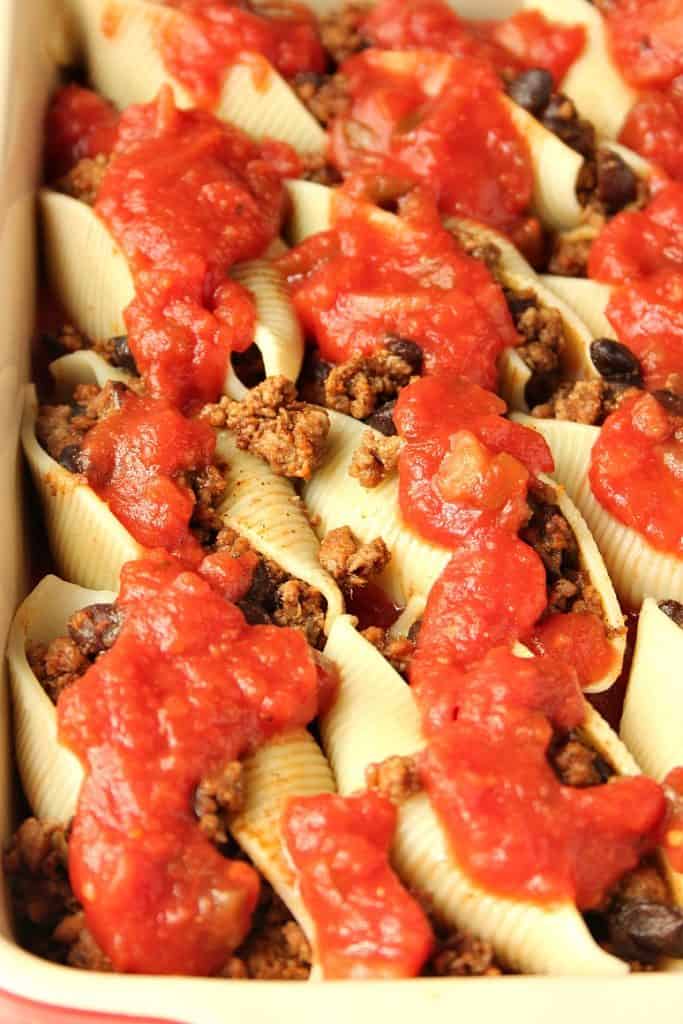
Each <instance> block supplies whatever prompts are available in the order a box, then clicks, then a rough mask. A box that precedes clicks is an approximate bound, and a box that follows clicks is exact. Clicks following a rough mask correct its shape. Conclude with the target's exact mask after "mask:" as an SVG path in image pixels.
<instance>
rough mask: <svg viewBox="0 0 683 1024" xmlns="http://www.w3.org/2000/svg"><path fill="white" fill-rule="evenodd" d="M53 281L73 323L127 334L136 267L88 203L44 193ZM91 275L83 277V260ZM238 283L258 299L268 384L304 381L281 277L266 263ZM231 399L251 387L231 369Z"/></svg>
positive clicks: (250, 268)
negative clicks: (274, 379)
mask: <svg viewBox="0 0 683 1024" xmlns="http://www.w3.org/2000/svg"><path fill="white" fill-rule="evenodd" d="M40 208H41V214H42V226H43V238H44V250H45V259H46V266H47V275H48V281H49V282H50V286H51V288H52V291H53V292H54V294H55V295H56V296H57V297H58V298H59V300H60V302H61V304H62V306H63V308H64V311H65V313H66V315H67V317H68V318H69V320H70V321H71V322H72V323H73V324H74V325H75V326H76V327H77V328H78V329H79V330H81V331H83V333H84V334H86V335H88V336H89V337H91V338H111V337H114V336H115V335H119V334H125V333H126V325H125V321H124V318H123V314H124V311H125V309H126V306H127V305H128V304H129V302H131V301H132V299H133V298H134V296H135V286H134V283H133V278H132V275H131V272H130V270H129V267H128V261H127V260H126V257H125V256H124V254H123V252H122V251H121V249H120V248H119V246H118V245H117V243H116V242H115V240H114V239H113V238H112V236H111V234H110V233H109V231H108V230H107V228H106V227H105V225H104V223H103V221H101V220H100V218H99V217H98V216H97V214H96V213H95V211H94V210H93V209H92V207H90V206H88V205H87V204H86V203H82V202H80V200H78V199H73V198H72V197H71V196H66V195H62V194H61V193H59V192H53V191H51V190H49V189H43V190H42V192H41V193H40ZM84 252H87V253H88V273H87V274H85V273H83V253H84ZM231 276H232V277H233V278H234V279H235V280H237V281H239V282H240V283H241V284H242V285H243V286H244V287H245V288H247V289H248V290H249V292H250V293H251V295H252V297H253V300H254V305H255V309H256V318H257V321H256V331H255V334H254V342H255V344H256V346H257V348H258V349H259V350H260V352H261V355H262V357H263V362H264V366H265V369H266V374H267V375H268V376H276V375H282V376H284V377H287V378H288V379H289V380H296V378H297V376H298V374H299V370H300V369H301V363H302V362H303V354H304V345H303V338H302V335H301V329H300V327H299V323H298V320H297V318H296V314H295V313H294V309H293V307H292V304H291V301H290V299H289V293H288V292H287V288H286V285H285V282H284V279H283V278H282V275H281V274H280V273H279V271H278V270H277V269H276V268H275V267H274V266H272V264H270V263H268V261H267V260H265V259H256V260H249V261H246V262H244V263H239V264H236V265H235V266H234V267H233V268H232V269H231ZM224 391H225V393H226V394H229V395H231V397H233V398H239V397H241V396H242V394H243V393H244V387H243V385H241V384H240V382H239V381H238V380H237V378H236V376H235V374H234V371H233V370H232V366H229V367H228V370H227V373H226V382H225V385H224Z"/></svg>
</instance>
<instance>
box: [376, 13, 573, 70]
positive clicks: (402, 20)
mask: <svg viewBox="0 0 683 1024" xmlns="http://www.w3.org/2000/svg"><path fill="white" fill-rule="evenodd" d="M363 35H364V36H365V37H366V38H368V39H369V40H370V42H371V43H372V44H373V46H379V47H381V48H383V49H387V50H409V49H418V50H421V49H424V50H439V51H442V52H444V53H449V54H451V56H453V57H471V58H476V59H477V60H479V61H481V62H482V63H484V64H487V65H489V66H490V67H491V68H492V69H493V70H495V71H497V72H498V73H499V74H503V73H505V74H507V75H514V74H518V73H519V72H520V71H523V70H525V69H527V68H545V69H546V70H547V71H550V73H551V74H552V76H553V78H554V80H555V82H556V83H559V82H560V81H561V80H562V78H563V77H564V76H565V74H566V73H567V71H568V70H569V68H570V67H571V65H572V64H573V63H574V61H575V60H576V59H577V57H578V56H579V55H580V53H581V51H582V50H583V47H584V44H585V30H584V29H583V27H582V26H581V25H559V24H556V23H554V22H551V21H548V20H547V19H546V18H544V16H543V15H542V14H540V13H539V12H538V11H518V12H517V13H516V14H514V15H513V16H512V17H510V18H506V19H504V20H501V21H467V20H465V19H464V18H460V17H458V15H457V14H456V13H455V11H453V10H452V9H451V8H450V7H449V6H448V5H447V4H446V3H444V2H443V0H408V2H405V0H384V2H382V3H379V4H378V5H377V6H376V7H374V8H373V10H372V11H371V12H370V14H369V15H368V17H367V18H366V19H365V22H364V24H363Z"/></svg>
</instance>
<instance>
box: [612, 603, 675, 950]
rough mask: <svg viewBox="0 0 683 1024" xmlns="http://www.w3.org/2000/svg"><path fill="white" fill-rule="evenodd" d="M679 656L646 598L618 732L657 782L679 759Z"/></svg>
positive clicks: (662, 618) (666, 625)
mask: <svg viewBox="0 0 683 1024" xmlns="http://www.w3.org/2000/svg"><path fill="white" fill-rule="evenodd" d="M682 659H683V630H682V629H681V627H680V626H677V625H676V623H675V622H673V621H672V620H671V619H670V618H669V616H668V615H665V614H664V612H663V611H661V609H660V608H658V606H657V602H656V601H655V600H654V599H653V598H651V597H648V598H647V599H646V600H645V601H644V602H643V607H642V608H641V610H640V617H639V619H638V635H637V638H636V646H635V650H634V653H633V662H632V663H631V673H630V675H629V678H628V687H627V690H626V699H625V701H624V711H623V714H622V717H621V725H620V733H621V736H622V738H623V740H624V742H625V743H626V745H627V746H628V747H629V749H630V750H632V751H633V753H634V754H635V756H636V758H637V760H638V763H639V764H641V765H642V766H643V770H644V771H645V772H647V774H648V775H651V776H652V777H653V778H655V779H656V780H657V781H658V782H662V781H663V779H664V778H665V776H666V775H667V774H668V773H669V772H670V771H671V770H672V769H673V768H677V767H679V765H680V764H681V761H683V756H682V755H683V699H682V693H683V688H682V685H681V664H683V660H682ZM664 864H665V867H666V868H667V874H668V878H669V884H670V885H671V888H672V891H673V893H674V896H675V898H676V902H677V903H678V904H679V905H683V874H681V873H680V872H678V871H674V869H673V868H672V867H671V865H670V863H669V862H668V860H667V859H666V858H664ZM674 963H676V962H674ZM677 963H678V968H677V969H678V970H681V969H683V965H681V962H680V961H678V962H677Z"/></svg>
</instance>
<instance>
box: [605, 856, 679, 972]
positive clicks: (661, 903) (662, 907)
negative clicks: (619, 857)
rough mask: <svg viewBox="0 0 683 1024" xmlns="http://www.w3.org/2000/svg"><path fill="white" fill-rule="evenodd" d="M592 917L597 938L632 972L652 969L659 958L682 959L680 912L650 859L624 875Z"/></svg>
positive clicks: (664, 880) (661, 876)
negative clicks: (626, 964)
mask: <svg viewBox="0 0 683 1024" xmlns="http://www.w3.org/2000/svg"><path fill="white" fill-rule="evenodd" d="M593 918H594V920H593V921H592V925H593V927H594V930H597V932H598V936H597V937H598V938H599V939H600V940H601V941H602V942H603V944H604V945H605V947H606V948H607V949H608V950H609V952H611V953H613V954H614V955H615V956H618V957H621V959H623V960H626V961H628V962H629V964H630V966H631V970H632V971H643V970H652V969H654V968H655V967H656V965H657V961H658V960H659V959H660V958H661V957H677V958H678V957H681V956H683V911H682V910H681V908H680V907H677V906H675V905H674V901H673V898H672V895H671V892H670V890H669V886H668V884H667V882H666V879H665V877H664V875H663V872H662V871H661V870H660V868H659V866H658V865H657V864H656V863H655V862H654V860H652V859H650V858H646V859H644V860H643V861H641V863H640V864H639V865H638V867H636V868H634V869H633V871H629V872H628V873H627V874H626V875H624V877H623V878H622V879H621V880H620V882H619V883H618V885H617V886H615V888H614V889H613V891H612V892H611V893H610V895H609V898H608V899H607V900H606V902H605V905H604V906H603V907H601V908H600V909H599V911H598V912H597V914H595V915H593Z"/></svg>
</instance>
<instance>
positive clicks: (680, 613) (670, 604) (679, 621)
mask: <svg viewBox="0 0 683 1024" xmlns="http://www.w3.org/2000/svg"><path fill="white" fill-rule="evenodd" d="M659 609H660V611H663V612H664V614H665V615H668V617H669V618H670V619H671V620H672V621H673V622H675V623H676V625H677V626H680V627H681V629H683V604H681V603H680V601H660V602H659Z"/></svg>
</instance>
